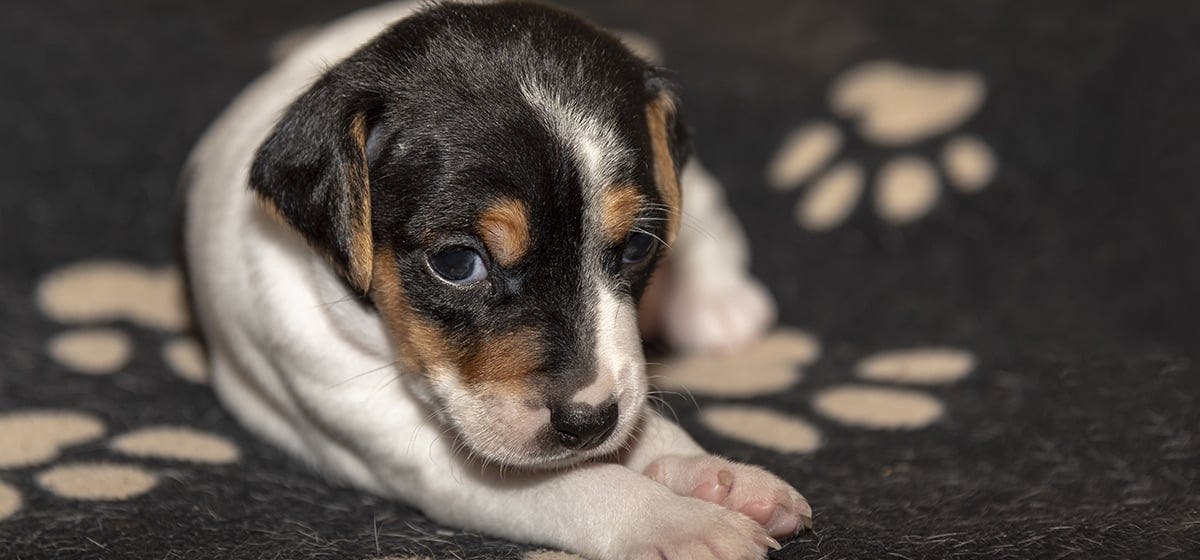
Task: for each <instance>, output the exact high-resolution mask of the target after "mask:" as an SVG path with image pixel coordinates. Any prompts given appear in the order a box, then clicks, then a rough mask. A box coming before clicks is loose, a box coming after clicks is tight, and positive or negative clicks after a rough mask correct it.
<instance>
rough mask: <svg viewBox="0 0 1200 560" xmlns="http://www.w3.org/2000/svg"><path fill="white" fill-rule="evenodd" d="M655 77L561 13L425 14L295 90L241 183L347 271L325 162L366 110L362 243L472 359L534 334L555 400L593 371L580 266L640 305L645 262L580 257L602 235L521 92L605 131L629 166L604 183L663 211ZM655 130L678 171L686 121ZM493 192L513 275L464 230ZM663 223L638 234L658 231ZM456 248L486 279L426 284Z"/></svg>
mask: <svg viewBox="0 0 1200 560" xmlns="http://www.w3.org/2000/svg"><path fill="white" fill-rule="evenodd" d="M664 76H665V74H664V72H663V71H661V70H659V69H656V68H652V67H650V66H649V65H648V64H646V63H645V62H644V61H642V60H641V59H639V58H637V57H636V56H634V55H633V54H631V53H630V52H629V51H628V50H627V49H626V48H625V47H624V46H623V45H622V44H621V43H620V42H619V41H618V40H617V39H615V38H614V37H612V36H611V35H609V34H607V33H605V32H603V31H600V30H598V29H596V28H594V27H593V26H591V25H589V24H587V23H585V22H584V21H583V20H581V19H579V18H577V17H575V16H573V15H571V14H568V13H566V12H563V11H559V10H556V9H552V8H548V7H545V6H540V5H536V4H526V3H502V4H492V5H457V4H441V5H436V6H433V7H431V8H429V9H427V10H425V11H423V12H421V13H418V14H416V15H414V16H411V17H409V18H407V19H405V20H402V21H401V22H399V23H398V24H397V25H395V26H393V27H392V28H390V29H389V30H388V31H386V32H384V33H383V34H382V35H380V36H379V37H378V38H376V39H375V40H374V41H372V42H371V43H369V44H368V45H366V46H365V47H363V48H362V49H360V50H359V51H358V52H357V53H355V54H354V55H352V56H351V57H350V58H349V59H347V60H346V61H344V62H342V63H340V64H338V65H337V66H335V67H333V68H332V69H330V71H329V72H328V73H327V74H326V75H325V76H324V77H323V78H322V79H321V80H320V81H318V82H317V83H316V85H314V86H313V87H312V89H311V90H310V91H308V92H307V93H305V94H304V95H303V96H301V98H300V99H299V100H298V101H297V102H296V103H295V104H294V105H293V106H292V107H291V109H290V110H289V111H288V112H287V115H286V116H285V117H284V118H283V120H282V121H281V123H280V124H279V126H278V128H277V129H276V131H275V133H274V134H273V135H272V136H271V138H270V139H269V140H268V141H267V142H266V143H265V144H264V145H263V147H262V149H261V150H260V152H259V155H258V157H257V159H256V161H255V164H254V168H253V169H254V172H253V174H252V179H251V180H252V187H253V188H255V189H257V190H258V191H259V192H260V193H262V194H263V195H265V196H266V197H268V198H270V199H272V200H274V201H275V202H276V204H277V206H278V208H279V210H280V211H281V213H282V214H284V217H285V218H286V219H288V220H289V221H291V222H292V223H293V224H294V225H295V226H296V227H297V229H299V230H300V231H301V232H302V233H303V234H304V235H305V236H306V237H307V238H308V240H309V241H310V242H311V243H312V244H313V245H314V246H315V247H316V248H317V249H319V250H322V251H325V252H326V253H328V254H329V255H331V257H332V258H333V259H334V261H335V262H336V263H338V264H340V265H342V266H343V267H344V266H346V264H347V260H348V258H349V257H348V256H347V253H348V251H349V250H350V249H349V247H348V245H347V242H346V239H345V238H346V235H347V232H348V229H347V226H346V225H345V224H344V223H342V222H341V221H340V220H341V217H342V216H345V215H346V214H347V213H346V211H345V208H344V205H345V204H347V203H353V197H352V196H349V195H347V194H346V192H347V189H346V188H345V187H344V186H343V185H341V184H340V183H339V181H342V180H344V179H345V174H344V173H341V172H340V171H338V166H339V165H343V164H344V163H345V160H346V158H352V157H356V156H355V154H354V153H351V151H349V150H348V149H347V147H348V146H351V144H352V142H349V141H348V140H347V139H346V137H345V135H346V131H348V130H350V127H349V123H350V122H351V120H352V119H353V118H354V116H355V115H359V114H361V115H365V117H366V119H367V122H368V124H369V126H370V127H371V130H372V131H373V132H372V135H373V136H375V137H377V138H380V139H381V148H380V151H379V154H378V155H377V156H376V155H375V154H372V158H371V163H370V170H369V176H370V209H371V229H372V232H373V243H374V244H375V246H376V247H384V246H386V247H388V248H390V249H391V251H392V252H394V254H395V255H396V259H397V261H398V262H397V264H398V266H397V269H398V270H399V274H400V281H401V283H402V284H403V286H404V290H405V292H406V294H407V296H408V300H409V303H410V305H411V306H412V307H413V310H412V311H413V312H415V313H419V314H420V315H422V316H423V317H425V318H426V319H428V320H430V321H433V322H434V323H436V324H437V325H438V326H439V327H440V328H441V331H442V332H443V333H444V334H445V336H446V337H447V338H448V339H449V340H448V341H447V343H448V346H450V347H453V348H461V349H464V350H466V351H467V353H470V351H471V349H473V348H476V347H478V346H479V345H481V344H482V343H483V342H484V341H487V340H490V339H491V338H492V337H496V336H500V335H502V334H504V333H507V332H512V331H514V330H516V329H522V328H524V329H529V328H532V329H535V330H537V331H539V332H541V333H543V336H542V339H543V341H544V343H545V344H544V346H545V350H544V352H545V355H544V356H543V359H542V360H540V363H542V364H544V365H543V371H538V372H530V373H531V374H532V375H531V380H532V381H533V383H534V385H536V386H540V387H542V388H543V391H544V394H546V395H547V398H562V397H565V396H566V395H569V394H570V393H572V392H573V391H574V389H575V388H577V387H581V386H583V385H585V384H586V383H588V382H590V381H591V380H592V379H593V378H594V375H595V373H594V371H593V369H594V366H593V362H594V360H593V355H592V348H591V346H592V342H593V341H594V339H595V337H594V332H593V329H594V327H593V324H594V320H595V319H594V318H595V310H594V309H593V308H594V306H595V301H596V295H595V294H594V293H593V292H594V290H595V287H594V286H592V285H589V282H588V281H587V280H586V279H585V270H584V268H585V266H588V267H593V268H597V267H598V268H601V269H602V274H603V275H604V277H605V278H606V281H607V282H609V284H610V285H612V286H615V287H619V289H620V290H621V291H622V292H623V293H624V294H625V295H626V296H627V297H629V298H631V299H633V300H636V299H638V298H639V297H640V295H641V292H642V290H643V288H644V287H645V284H646V281H647V279H648V276H649V274H650V272H651V270H652V268H653V261H652V262H651V263H650V266H644V267H641V268H639V269H634V270H629V269H625V268H622V266H621V262H620V250H621V247H620V246H610V245H612V244H611V243H607V244H605V245H604V247H603V248H602V254H584V251H586V250H588V249H587V248H588V247H594V246H595V244H589V243H586V242H585V238H586V237H588V236H598V235H601V233H600V232H599V231H590V229H589V225H588V224H587V223H586V219H585V207H586V206H587V205H588V201H587V198H586V196H585V193H584V191H585V185H584V179H585V177H584V171H583V170H582V169H581V167H580V164H581V162H578V161H576V158H575V157H574V156H573V152H572V151H571V146H570V145H568V144H569V143H568V142H564V141H563V139H562V138H559V137H557V136H556V134H555V133H554V131H552V130H550V128H549V127H548V126H547V124H546V123H545V122H544V120H545V119H544V118H543V117H542V116H540V115H539V112H538V109H537V108H535V107H533V106H531V105H530V103H529V101H528V99H527V98H526V96H525V95H524V94H523V93H522V87H527V86H528V84H530V83H531V82H532V83H538V84H551V85H552V87H553V88H554V91H555V92H556V95H558V97H559V99H560V100H561V101H562V102H563V103H564V104H566V105H568V106H570V107H572V108H573V109H578V110H581V111H583V112H585V113H586V114H587V115H589V116H590V117H594V118H595V119H596V120H598V121H599V122H601V123H603V124H604V126H606V127H608V128H609V129H610V130H611V131H612V132H614V133H615V135H616V136H617V137H618V140H619V142H620V144H621V146H622V148H623V149H625V150H626V151H628V153H630V154H632V157H629V158H627V159H626V160H624V161H623V162H622V163H621V164H620V165H618V166H617V167H616V169H615V172H616V174H617V177H613V179H614V180H615V181H617V182H619V183H621V184H628V185H633V186H635V188H637V189H639V191H640V192H641V193H642V194H643V195H644V197H645V200H646V201H648V202H651V203H661V202H662V200H661V198H660V197H659V195H658V192H657V189H656V186H655V184H654V176H653V164H652V161H651V159H652V158H651V150H650V140H649V137H648V133H647V125H646V117H645V107H646V105H647V104H648V103H650V102H651V101H652V100H654V99H656V98H657V97H658V96H659V95H660V94H661V93H663V92H664V91H669V88H670V85H669V81H668V80H666V79H665V77H664ZM668 130H669V132H670V134H671V136H672V137H673V138H672V144H673V145H672V156H673V158H674V159H675V160H676V165H677V166H678V167H682V165H683V162H684V160H686V158H687V154H688V149H689V147H688V144H687V140H686V128H685V127H684V125H683V124H682V121H681V120H679V119H678V118H677V116H676V115H672V116H671V121H670V122H669V123H668ZM501 197H507V198H513V199H517V200H520V201H522V202H524V203H525V205H526V206H527V208H528V210H529V224H530V230H531V231H530V243H529V249H528V253H527V255H526V257H525V258H523V259H521V260H520V261H519V262H517V263H515V264H514V265H513V266H511V267H508V268H505V267H501V266H500V265H499V264H498V263H495V262H493V261H492V259H490V258H487V257H486V255H487V252H486V247H485V246H484V244H483V243H482V242H481V241H480V240H479V239H478V238H477V237H476V233H475V231H476V228H475V224H476V220H477V219H478V216H479V215H480V213H481V212H483V211H484V210H485V209H486V208H488V206H489V205H490V204H492V203H493V202H495V201H496V200H497V199H499V198H501ZM645 217H647V218H649V217H652V216H651V215H649V214H648V215H647V216H645ZM660 223H661V222H660V221H654V220H648V221H646V222H645V223H644V224H643V227H644V228H645V229H647V230H649V231H650V232H652V233H655V234H656V235H660V236H661V234H662V231H661V226H660V225H659V224H660ZM591 229H595V228H591ZM452 245H465V246H469V247H472V248H474V249H476V250H477V251H479V252H480V253H481V254H483V255H485V259H487V260H488V266H489V268H490V275H489V277H488V279H487V280H486V281H485V282H482V283H480V284H477V285H473V286H469V287H456V286H449V285H447V284H446V283H445V282H442V281H440V280H438V279H437V278H435V277H433V275H432V274H431V273H430V271H429V269H428V266H427V262H426V258H427V255H428V254H429V253H430V252H432V251H435V250H437V249H439V248H444V247H447V246H452ZM593 251H594V249H593ZM585 263H589V264H586V265H585ZM550 393H554V395H553V396H552V395H550Z"/></svg>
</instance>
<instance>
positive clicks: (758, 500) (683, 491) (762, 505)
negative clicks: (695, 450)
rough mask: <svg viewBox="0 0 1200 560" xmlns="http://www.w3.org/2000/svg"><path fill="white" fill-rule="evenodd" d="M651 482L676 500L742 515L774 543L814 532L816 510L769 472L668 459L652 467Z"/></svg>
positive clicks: (705, 459)
mask: <svg viewBox="0 0 1200 560" xmlns="http://www.w3.org/2000/svg"><path fill="white" fill-rule="evenodd" d="M645 474H646V476H648V477H650V478H652V479H654V480H655V481H657V482H659V483H660V484H663V485H664V486H666V487H667V488H670V489H671V490H672V491H673V492H675V493H676V494H679V495H682V496H691V497H694V498H699V499H701V500H705V501H707V502H712V503H714V504H718V505H721V506H723V507H725V508H728V509H730V510H733V511H736V512H739V513H741V514H743V515H745V516H747V517H749V518H751V519H753V520H754V521H756V522H758V523H759V524H760V525H762V526H763V527H764V528H765V529H766V531H767V533H768V534H770V535H771V536H772V537H790V536H792V535H795V534H796V533H797V532H799V531H800V529H802V528H809V527H812V508H811V507H810V506H809V505H808V501H807V500H805V499H804V496H801V495H800V493H799V492H797V491H796V489H795V488H792V486H791V485H789V484H788V483H786V482H784V481H783V480H782V479H780V478H779V477H777V476H775V475H773V474H771V473H769V472H767V471H766V470H764V469H762V468H759V467H756V466H753V465H745V464H742V463H734V462H733V461H729V460H727V459H722V458H721V457H717V456H715V455H693V456H684V455H667V456H664V457H659V458H658V459H657V460H655V461H654V462H653V463H650V465H648V466H647V467H646V470H645Z"/></svg>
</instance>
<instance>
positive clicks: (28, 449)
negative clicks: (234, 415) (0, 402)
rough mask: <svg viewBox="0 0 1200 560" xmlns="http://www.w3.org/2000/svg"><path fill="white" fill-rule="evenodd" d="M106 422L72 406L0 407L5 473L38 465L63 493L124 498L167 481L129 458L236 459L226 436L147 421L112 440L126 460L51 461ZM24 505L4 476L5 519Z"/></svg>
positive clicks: (0, 464) (89, 439) (0, 469)
mask: <svg viewBox="0 0 1200 560" xmlns="http://www.w3.org/2000/svg"><path fill="white" fill-rule="evenodd" d="M106 431H107V428H106V427H105V424H104V422H103V421H101V420H100V419H99V418H97V417H96V416H94V415H91V414H87V413H84V412H78V411H69V410H44V409H38V410H21V411H14V412H8V413H5V414H0V474H3V475H5V477H6V478H7V477H13V478H18V477H21V476H22V474H23V471H25V470H26V469H31V468H36V469H38V472H37V473H36V474H34V475H33V483H34V484H33V485H34V486H36V487H37V488H39V489H40V490H41V491H45V492H49V493H50V494H52V495H54V496H58V497H59V498H64V499H71V500H80V501H124V500H130V499H133V498H136V497H138V496H141V495H143V494H146V493H147V492H150V491H151V490H153V489H154V488H155V487H156V486H158V484H159V483H160V481H161V477H160V476H159V474H157V473H156V472H155V471H154V469H152V468H150V467H147V466H143V465H139V464H137V463H136V462H131V461H130V460H129V459H154V460H165V461H174V462H187V463H193V464H205V465H220V464H228V463H233V462H235V461H237V460H238V457H239V454H240V453H239V450H238V448H237V447H236V446H235V445H234V444H233V443H231V442H229V441H228V440H226V439H224V438H221V437H218V436H215V435H212V434H208V433H205V432H202V431H199V430H194V429H192V428H186V427H180V426H149V427H145V428H141V429H137V430H133V431H129V432H126V433H124V434H121V435H119V436H117V437H114V438H112V439H110V440H108V442H107V446H106V447H107V448H108V450H109V451H110V452H111V453H112V454H113V455H116V456H119V457H122V458H121V459H120V460H112V461H109V460H105V461H67V462H63V463H59V464H53V463H54V462H55V461H57V460H58V459H59V458H60V457H62V456H63V455H65V454H66V455H69V452H70V450H71V448H74V447H77V446H81V445H85V444H93V443H95V442H96V441H97V440H99V439H101V438H102V437H104V435H105V433H106ZM23 505H24V502H23V499H22V496H21V492H20V491H19V490H18V488H17V486H15V485H13V484H10V483H8V482H5V481H4V480H0V521H3V520H4V519H7V518H9V517H11V516H13V515H18V514H19V513H20V511H21V509H22V507H23Z"/></svg>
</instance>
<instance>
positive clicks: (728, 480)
mask: <svg viewBox="0 0 1200 560" xmlns="http://www.w3.org/2000/svg"><path fill="white" fill-rule="evenodd" d="M717 482H720V483H721V486H733V473H731V472H729V471H727V470H725V469H721V470H720V472H718V473H717Z"/></svg>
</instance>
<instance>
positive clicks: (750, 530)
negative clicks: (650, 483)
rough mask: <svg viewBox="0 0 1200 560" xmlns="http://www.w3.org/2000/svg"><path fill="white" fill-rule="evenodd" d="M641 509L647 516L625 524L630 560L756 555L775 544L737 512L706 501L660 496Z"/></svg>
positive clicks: (753, 559) (729, 559) (752, 559)
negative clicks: (646, 508)
mask: <svg viewBox="0 0 1200 560" xmlns="http://www.w3.org/2000/svg"><path fill="white" fill-rule="evenodd" d="M663 498H665V499H664V500H661V501H660V502H659V503H656V504H654V505H653V508H652V511H648V512H646V513H647V514H648V515H649V516H651V519H648V520H642V521H640V522H635V523H632V524H630V525H629V527H630V529H631V530H632V534H631V535H629V536H628V538H627V540H626V543H625V546H623V547H621V548H622V549H623V550H621V551H620V552H618V553H617V554H616V555H615V556H616V557H617V558H623V559H632V560H758V559H761V558H763V557H764V556H765V555H766V553H767V550H768V549H777V548H779V543H777V542H775V540H774V539H772V538H771V537H769V536H767V533H766V531H764V530H763V528H762V526H761V525H759V524H758V523H755V522H754V520H752V519H750V518H748V517H746V516H745V515H742V514H740V513H738V512H735V511H732V510H729V509H725V508H722V507H719V506H716V505H713V504H710V503H706V502H702V501H699V500H694V499H691V498H683V497H679V496H672V495H664V496H663Z"/></svg>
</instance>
